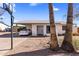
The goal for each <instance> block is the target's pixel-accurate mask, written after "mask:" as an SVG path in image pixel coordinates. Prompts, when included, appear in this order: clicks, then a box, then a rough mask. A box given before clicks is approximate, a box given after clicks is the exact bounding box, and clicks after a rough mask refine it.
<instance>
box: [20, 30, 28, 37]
mask: <svg viewBox="0 0 79 59" xmlns="http://www.w3.org/2000/svg"><path fill="white" fill-rule="evenodd" d="M19 35H20V36H23V35H29V31H26V30H21V31H19Z"/></svg>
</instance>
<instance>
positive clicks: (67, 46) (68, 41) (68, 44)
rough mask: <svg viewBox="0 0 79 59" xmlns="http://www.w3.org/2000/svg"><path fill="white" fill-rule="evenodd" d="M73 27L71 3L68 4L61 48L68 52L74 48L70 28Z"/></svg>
mask: <svg viewBox="0 0 79 59" xmlns="http://www.w3.org/2000/svg"><path fill="white" fill-rule="evenodd" d="M72 27H73V4H72V3H69V4H68V15H67V24H66V32H65V36H64V41H63V43H62V47H61V48H62V49H63V50H66V51H68V52H73V51H74V48H73V45H72V29H73V28H72Z"/></svg>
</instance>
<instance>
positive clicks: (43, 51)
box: [7, 48, 79, 56]
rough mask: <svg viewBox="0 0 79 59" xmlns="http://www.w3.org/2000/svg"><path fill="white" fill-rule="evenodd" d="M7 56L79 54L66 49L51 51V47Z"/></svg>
mask: <svg viewBox="0 0 79 59" xmlns="http://www.w3.org/2000/svg"><path fill="white" fill-rule="evenodd" d="M7 56H79V54H77V53H68V52H65V51H62V50H60V51H51V50H50V49H49V48H46V49H41V50H36V51H31V52H21V53H15V54H11V55H7Z"/></svg>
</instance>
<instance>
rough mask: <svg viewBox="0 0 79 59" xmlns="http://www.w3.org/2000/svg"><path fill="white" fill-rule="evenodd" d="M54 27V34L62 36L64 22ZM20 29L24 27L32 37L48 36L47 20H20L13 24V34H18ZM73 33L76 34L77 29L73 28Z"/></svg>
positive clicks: (48, 24) (48, 26) (48, 25)
mask: <svg viewBox="0 0 79 59" xmlns="http://www.w3.org/2000/svg"><path fill="white" fill-rule="evenodd" d="M55 25H56V33H57V34H63V33H65V26H66V23H65V22H57V23H55ZM20 27H25V28H26V29H30V30H31V32H32V36H38V35H43V36H47V35H50V23H49V20H22V21H17V22H14V24H13V32H18V29H19V28H20ZM73 33H78V32H77V27H76V26H73Z"/></svg>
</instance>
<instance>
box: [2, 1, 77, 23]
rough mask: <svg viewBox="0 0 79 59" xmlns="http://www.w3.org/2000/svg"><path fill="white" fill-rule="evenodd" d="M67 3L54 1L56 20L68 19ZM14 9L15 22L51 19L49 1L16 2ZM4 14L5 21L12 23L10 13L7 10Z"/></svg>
mask: <svg viewBox="0 0 79 59" xmlns="http://www.w3.org/2000/svg"><path fill="white" fill-rule="evenodd" d="M67 5H68V4H66V3H54V17H55V21H56V22H57V21H66V17H65V16H64V15H65V14H67ZM14 9H15V12H14V13H13V15H14V17H15V19H14V21H15V22H16V21H19V20H49V10H48V4H47V3H39V4H36V3H35V4H33V3H16V4H15V7H14ZM6 14H7V15H6ZM4 16H5V18H6V20H5V19H4V20H5V21H4V22H5V23H7V24H10V16H9V15H8V13H7V12H6V13H5V14H4ZM7 19H8V21H7ZM74 22H75V23H77V24H78V21H76V20H75V21H74Z"/></svg>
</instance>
